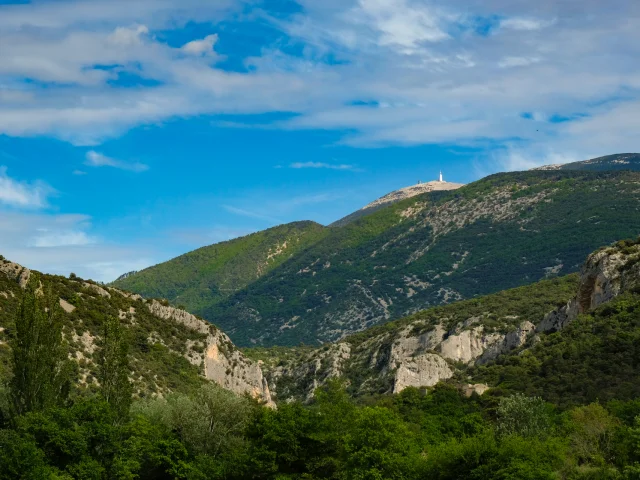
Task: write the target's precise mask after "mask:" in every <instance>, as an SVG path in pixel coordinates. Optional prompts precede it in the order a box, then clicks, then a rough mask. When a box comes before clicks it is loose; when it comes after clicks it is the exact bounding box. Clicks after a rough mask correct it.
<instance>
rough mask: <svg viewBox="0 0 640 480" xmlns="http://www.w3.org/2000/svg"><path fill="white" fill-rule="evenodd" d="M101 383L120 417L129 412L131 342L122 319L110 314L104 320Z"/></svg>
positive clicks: (109, 401)
mask: <svg viewBox="0 0 640 480" xmlns="http://www.w3.org/2000/svg"><path fill="white" fill-rule="evenodd" d="M100 383H101V385H102V388H101V392H102V396H103V397H104V399H105V400H106V401H107V402H108V403H109V404H110V405H111V407H112V408H113V409H114V411H115V412H116V414H117V415H118V418H120V419H123V418H126V416H127V415H128V413H129V407H130V406H131V395H132V393H133V387H132V385H131V382H130V381H129V342H128V341H127V339H126V335H125V332H124V330H123V328H122V326H121V325H120V321H119V320H118V319H117V318H116V317H113V316H108V317H107V318H106V319H105V322H104V328H103V337H102V349H101V350H100Z"/></svg>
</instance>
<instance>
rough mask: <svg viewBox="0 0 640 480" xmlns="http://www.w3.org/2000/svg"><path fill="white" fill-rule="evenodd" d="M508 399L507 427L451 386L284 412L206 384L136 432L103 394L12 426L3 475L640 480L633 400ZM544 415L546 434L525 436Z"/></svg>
mask: <svg viewBox="0 0 640 480" xmlns="http://www.w3.org/2000/svg"><path fill="white" fill-rule="evenodd" d="M503 403H511V404H515V405H512V407H513V406H515V408H516V409H517V410H518V409H519V410H520V411H521V413H522V414H523V415H524V418H523V417H522V416H521V415H519V416H518V417H512V416H509V415H506V416H505V415H500V414H498V415H497V419H496V418H495V415H496V413H495V412H496V405H495V404H493V403H492V402H490V401H487V400H483V399H481V398H478V397H474V398H470V399H468V398H464V397H462V396H460V394H459V393H458V392H457V391H456V390H455V389H452V388H450V387H446V386H441V387H437V388H435V389H434V390H433V391H432V392H430V393H429V394H426V395H425V394H424V393H423V392H421V391H418V390H417V389H413V388H412V389H407V390H405V391H404V392H402V393H401V394H399V395H396V396H394V397H387V398H381V399H378V400H377V401H375V402H373V403H371V404H368V405H356V404H354V403H353V401H352V400H350V399H349V398H348V397H347V396H346V394H345V393H344V391H343V390H342V389H341V387H340V386H339V385H338V384H332V385H329V386H327V387H326V388H325V389H324V390H321V391H319V392H318V396H317V400H316V401H315V402H314V403H313V404H312V405H309V406H303V405H301V404H299V403H293V404H283V405H281V406H280V408H279V409H278V410H277V411H274V410H269V409H266V408H264V407H261V406H259V405H256V404H255V403H253V402H252V401H250V400H248V399H242V398H237V397H233V396H232V395H230V394H227V392H222V391H220V390H218V389H216V388H213V387H208V388H205V389H203V390H200V391H198V392H196V393H195V394H194V395H193V396H191V397H188V396H182V395H180V396H169V397H168V398H167V399H166V400H155V401H152V402H150V403H149V402H145V403H143V404H135V405H134V407H133V409H132V413H131V415H130V417H129V418H128V421H127V422H125V423H119V422H117V421H116V415H115V414H114V412H113V410H112V409H111V407H110V406H109V404H108V403H106V402H104V401H103V400H101V399H99V398H98V397H95V398H90V399H77V400H76V401H75V402H73V403H72V404H71V405H70V406H68V407H67V408H60V407H54V408H50V409H47V410H45V411H41V412H32V413H28V414H25V415H23V416H21V417H18V418H14V419H12V421H11V422H10V423H7V424H5V426H4V427H5V428H4V429H2V430H0V479H15V478H25V479H50V478H58V479H72V478H74V479H75V478H77V479H94V478H95V479H107V478H108V479H130V478H140V479H162V478H166V479H173V478H184V479H215V478H226V479H244V478H256V479H260V478H264V479H276V478H277V479H286V478H309V479H313V478H317V479H321V478H326V479H424V478H429V479H443V480H444V479H451V480H454V479H463V478H464V479H466V478H472V479H505V480H506V479H513V480H521V479H546V478H548V479H552V478H568V479H628V480H631V479H636V478H638V477H637V474H638V472H640V466H639V464H638V461H640V421H639V420H638V419H636V420H635V421H634V420H631V421H629V419H628V418H627V417H626V416H625V415H621V412H623V411H625V410H626V408H627V407H629V404H621V403H616V404H612V405H609V406H602V405H600V404H591V405H587V406H583V407H578V408H575V409H573V410H569V411H565V412H556V411H554V410H553V409H552V408H551V407H550V406H546V407H545V406H544V405H541V406H542V407H544V408H543V409H541V408H539V407H537V406H536V407H535V408H530V407H531V404H532V402H531V400H530V399H528V398H527V397H517V396H516V397H506V398H505V399H504V400H502V401H501V402H500V404H503ZM533 403H535V402H533ZM212 406H215V408H211V407H212ZM497 411H498V412H500V411H501V408H500V406H498V408H497ZM540 415H542V416H543V418H542V424H543V425H544V428H537V427H536V428H534V429H521V428H520V427H521V426H522V424H523V423H529V424H531V425H536V426H539V425H540V417H539V416H540Z"/></svg>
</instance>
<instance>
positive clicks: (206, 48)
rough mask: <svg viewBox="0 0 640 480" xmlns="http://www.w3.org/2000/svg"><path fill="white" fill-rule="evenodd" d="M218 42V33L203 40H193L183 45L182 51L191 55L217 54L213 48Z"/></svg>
mask: <svg viewBox="0 0 640 480" xmlns="http://www.w3.org/2000/svg"><path fill="white" fill-rule="evenodd" d="M217 42H218V35H217V34H214V35H207V36H206V37H205V38H204V39H202V40H193V41H191V42H189V43H186V44H185V45H183V46H182V51H183V52H185V53H187V54H189V55H215V52H214V50H213V48H214V46H215V44H216V43H217Z"/></svg>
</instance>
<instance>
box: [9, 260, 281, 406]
mask: <svg viewBox="0 0 640 480" xmlns="http://www.w3.org/2000/svg"><path fill="white" fill-rule="evenodd" d="M33 275H38V277H39V278H40V281H41V282H43V283H46V284H49V285H51V287H52V289H53V292H54V295H56V296H57V297H59V303H60V314H61V315H62V316H63V318H64V324H65V326H64V331H63V333H64V336H65V339H66V341H67V343H68V348H69V356H70V358H73V359H75V360H76V361H77V367H78V382H77V387H78V389H79V391H83V390H88V391H92V390H95V389H96V388H97V387H98V385H97V379H96V378H97V369H98V366H97V358H98V357H97V354H98V352H99V349H100V342H101V336H102V335H103V333H102V332H103V324H104V321H105V319H106V318H107V316H111V317H115V318H118V319H119V320H120V322H121V324H122V325H123V326H124V327H125V328H126V332H127V335H128V338H129V343H130V364H131V368H132V370H133V371H132V372H131V379H132V380H133V382H134V392H135V395H136V396H137V397H149V396H157V395H160V396H162V395H166V394H167V393H170V392H190V391H192V390H194V389H195V388H197V387H199V386H201V385H202V384H204V383H205V382H206V381H207V380H209V381H214V382H215V383H218V384H219V385H221V386H223V387H224V388H226V389H229V390H231V391H233V392H236V393H238V394H243V393H249V394H250V395H252V396H254V397H256V398H259V399H262V400H264V401H266V402H267V403H270V402H271V398H270V394H269V390H268V388H266V385H265V384H264V382H263V376H262V371H261V369H260V366H259V365H258V364H257V363H256V362H253V361H251V360H249V359H247V358H245V357H244V355H242V353H241V352H240V351H239V350H238V349H236V348H235V346H234V345H233V344H232V343H231V341H230V340H229V338H228V337H227V336H226V335H225V334H224V333H223V332H221V331H220V330H218V329H217V328H216V327H214V326H213V325H211V324H210V323H208V322H205V321H204V320H202V319H199V318H197V317H195V316H194V315H191V314H190V313H187V312H185V311H183V310H179V309H176V308H173V307H170V306H168V304H166V303H160V302H158V301H156V300H145V299H143V298H142V297H141V296H140V295H132V294H129V293H126V292H123V291H120V290H117V289H115V288H111V287H104V286H101V285H97V284H95V283H90V282H86V281H84V280H82V279H80V278H77V277H72V278H65V277H61V276H52V275H42V274H39V273H38V272H33V271H31V270H29V269H28V268H24V267H22V266H21V265H18V264H16V263H13V262H10V261H9V260H6V259H4V258H1V257H0V362H1V366H0V376H2V377H3V378H6V377H7V376H8V375H10V372H9V371H8V368H9V367H8V366H9V362H8V360H9V353H10V350H9V345H8V340H9V338H10V337H11V335H12V334H13V333H12V332H13V331H15V328H14V321H15V316H16V312H17V309H18V306H19V304H20V299H21V297H22V294H23V289H24V287H25V286H26V285H27V282H28V281H29V279H30V278H31V277H32V276H33Z"/></svg>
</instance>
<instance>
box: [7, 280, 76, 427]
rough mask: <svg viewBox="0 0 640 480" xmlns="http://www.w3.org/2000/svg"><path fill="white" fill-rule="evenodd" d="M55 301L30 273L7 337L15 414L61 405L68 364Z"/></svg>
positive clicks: (68, 378) (68, 380) (67, 383)
mask: <svg viewBox="0 0 640 480" xmlns="http://www.w3.org/2000/svg"><path fill="white" fill-rule="evenodd" d="M62 327H63V318H62V309H61V308H60V304H59V300H58V299H57V297H55V296H54V295H53V292H52V290H51V286H50V285H48V284H45V285H41V281H40V277H39V276H38V275H36V274H32V275H31V279H30V281H29V283H28V285H27V286H26V289H25V292H24V296H23V298H22V302H21V304H20V309H19V311H18V315H17V318H16V321H15V336H14V337H13V339H12V340H11V350H12V355H13V358H12V369H13V377H12V379H11V381H10V383H9V389H10V396H11V400H12V405H13V407H14V409H15V413H16V414H18V415H22V414H24V413H27V412H32V411H41V410H44V409H47V408H49V407H53V406H58V405H62V404H64V402H65V401H66V400H67V398H68V396H69V390H70V387H71V372H72V368H71V363H70V362H69V361H68V358H67V348H66V344H65V343H64V339H63V335H62Z"/></svg>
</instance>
